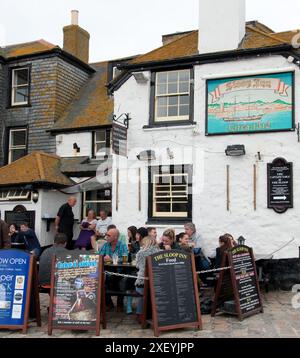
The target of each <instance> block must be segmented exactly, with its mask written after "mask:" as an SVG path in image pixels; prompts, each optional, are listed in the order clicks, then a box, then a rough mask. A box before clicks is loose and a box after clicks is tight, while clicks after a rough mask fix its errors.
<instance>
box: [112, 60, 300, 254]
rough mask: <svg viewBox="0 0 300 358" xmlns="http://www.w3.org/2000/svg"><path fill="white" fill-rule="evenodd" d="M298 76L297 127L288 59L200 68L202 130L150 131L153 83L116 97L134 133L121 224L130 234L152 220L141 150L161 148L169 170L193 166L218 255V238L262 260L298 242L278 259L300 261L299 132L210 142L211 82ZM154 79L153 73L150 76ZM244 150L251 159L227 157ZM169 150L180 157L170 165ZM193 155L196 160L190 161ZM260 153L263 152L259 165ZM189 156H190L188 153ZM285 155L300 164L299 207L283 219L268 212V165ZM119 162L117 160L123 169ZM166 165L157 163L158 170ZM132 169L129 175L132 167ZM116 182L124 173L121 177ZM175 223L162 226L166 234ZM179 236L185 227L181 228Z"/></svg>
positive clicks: (198, 216) (197, 214) (202, 221)
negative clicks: (241, 242)
mask: <svg viewBox="0 0 300 358" xmlns="http://www.w3.org/2000/svg"><path fill="white" fill-rule="evenodd" d="M291 66H292V67H293V68H294V70H295V101H296V103H295V113H296V125H297V123H299V121H300V100H299V98H300V73H299V68H298V67H297V66H294V65H291V64H289V63H288V62H287V60H286V59H285V58H283V57H281V56H270V57H256V58H253V59H250V60H249V59H247V60H239V61H234V62H227V63H218V64H207V65H201V66H196V67H195V93H194V121H195V122H196V125H195V126H188V127H185V128H184V127H179V128H176V127H170V128H155V129H151V130H146V129H143V126H145V125H148V124H149V108H150V83H149V82H148V83H147V84H138V83H137V82H136V81H135V79H134V78H133V77H131V78H130V79H129V80H127V82H126V83H125V84H123V86H122V87H121V88H120V89H118V90H117V91H116V92H115V94H114V99H115V114H116V115H117V116H118V115H120V114H121V113H130V115H131V118H132V120H131V121H130V125H129V131H128V151H129V157H128V161H127V160H126V159H122V161H121V163H120V165H121V166H123V167H124V169H121V170H120V185H119V190H118V195H119V197H118V210H116V204H117V202H116V200H117V197H116V190H117V189H116V187H117V186H116V185H115V184H114V185H113V200H112V202H113V222H114V224H116V225H117V226H118V227H119V228H120V229H121V230H122V231H123V232H126V229H127V227H129V226H131V225H135V226H144V225H146V223H147V220H148V191H149V190H148V184H147V182H148V168H147V164H146V163H145V162H141V161H138V160H137V158H136V155H137V154H138V153H140V151H141V150H146V149H152V150H155V152H156V154H157V157H161V159H162V163H163V164H166V165H167V164H193V171H194V181H193V221H194V223H195V224H196V226H197V227H198V229H199V231H200V232H201V233H202V235H203V238H204V240H205V241H206V242H207V243H208V245H209V247H210V249H211V251H213V250H214V249H215V248H216V247H217V245H218V237H219V236H220V235H221V234H224V233H226V232H229V233H231V234H233V235H234V237H235V238H238V237H239V236H240V235H243V236H244V237H245V238H246V244H248V245H249V246H252V247H253V248H254V251H255V252H256V253H257V254H260V255H261V254H266V255H267V254H270V253H272V252H274V251H275V250H277V249H278V248H280V247H281V246H283V245H284V244H285V243H287V242H288V241H289V240H291V239H292V238H293V237H294V238H295V241H294V242H293V243H292V244H291V245H289V246H288V247H286V248H285V249H283V250H281V251H279V252H278V253H277V254H276V255H275V256H274V257H275V258H286V257H298V255H299V250H298V247H299V246H300V202H299V198H300V156H299V151H300V144H299V143H298V141H297V134H296V132H277V133H260V134H249V135H225V136H213V137H206V136H205V106H206V101H205V98H206V79H205V78H206V77H207V76H212V75H214V76H216V77H219V78H222V77H224V76H227V75H228V74H232V73H240V74H244V75H247V74H249V73H251V74H253V72H254V71H256V70H257V71H258V72H263V71H265V70H268V71H272V70H274V72H277V71H278V70H282V71H285V70H286V69H289V70H290V69H291ZM145 74H146V75H147V76H149V73H145ZM232 144H244V145H245V147H246V155H245V156H243V157H238V158H233V157H226V155H225V153H224V151H225V149H226V147H227V146H228V145H232ZM167 148H170V150H171V151H173V154H174V159H173V160H170V159H169V156H168V153H167ZM191 152H192V153H193V155H194V157H193V156H191V155H190V153H191ZM257 152H260V153H261V156H262V158H261V159H262V160H261V161H259V159H258V157H257ZM183 153H184V154H183ZM276 157H284V158H285V159H286V160H288V161H290V162H293V163H294V209H289V210H288V212H287V213H285V214H283V215H279V214H277V213H275V212H274V211H273V210H271V209H268V208H267V163H269V162H272V161H273V160H274V159H275V158H276ZM116 162H117V157H116V156H114V164H115V165H116ZM156 164H161V163H159V162H151V165H153V166H155V165H156ZM254 164H256V165H257V210H256V211H255V210H254V205H253V200H254V195H253V165H254ZM227 165H230V211H227V209H226V166H227ZM127 167H128V168H129V169H127ZM138 168H141V170H142V176H143V180H142V182H143V184H142V188H141V211H139V208H138V179H137V175H138ZM113 179H114V181H113V182H114V183H116V170H115V169H114V172H113ZM172 226H173V225H161V226H158V229H159V230H158V231H159V233H160V234H161V233H162V230H163V229H164V228H167V227H172ZM175 228H176V232H177V233H179V232H180V231H181V230H182V229H183V227H182V226H180V225H179V226H175Z"/></svg>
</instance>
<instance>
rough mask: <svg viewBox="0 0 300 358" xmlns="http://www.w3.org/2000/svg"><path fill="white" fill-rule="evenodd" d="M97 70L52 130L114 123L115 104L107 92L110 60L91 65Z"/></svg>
mask: <svg viewBox="0 0 300 358" xmlns="http://www.w3.org/2000/svg"><path fill="white" fill-rule="evenodd" d="M91 66H92V67H93V68H94V69H95V70H96V72H95V73H94V74H93V75H92V76H91V77H90V78H89V80H88V81H87V82H86V83H85V85H84V86H83V87H82V88H81V90H80V91H79V93H78V94H77V96H76V97H75V98H74V100H73V101H72V102H71V104H70V105H69V106H68V108H67V110H66V111H65V112H64V114H63V115H62V116H61V118H60V119H59V120H58V121H57V122H56V124H55V125H54V126H53V128H52V131H63V130H76V129H82V128H89V127H97V126H107V125H111V124H112V117H113V110H114V104H113V99H112V97H110V96H109V95H108V93H107V88H106V83H107V81H108V78H107V76H108V70H107V67H108V62H99V63H96V64H93V65H91Z"/></svg>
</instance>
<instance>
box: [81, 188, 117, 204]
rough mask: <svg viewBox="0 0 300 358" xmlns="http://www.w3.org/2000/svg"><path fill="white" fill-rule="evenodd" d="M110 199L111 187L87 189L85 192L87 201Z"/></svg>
mask: <svg viewBox="0 0 300 358" xmlns="http://www.w3.org/2000/svg"><path fill="white" fill-rule="evenodd" d="M110 199H111V190H110V189H103V190H93V191H87V192H86V193H85V200H86V201H97V200H110Z"/></svg>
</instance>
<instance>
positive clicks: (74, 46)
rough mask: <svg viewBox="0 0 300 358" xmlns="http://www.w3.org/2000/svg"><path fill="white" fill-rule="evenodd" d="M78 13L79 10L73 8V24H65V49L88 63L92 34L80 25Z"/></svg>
mask: <svg viewBox="0 0 300 358" xmlns="http://www.w3.org/2000/svg"><path fill="white" fill-rule="evenodd" d="M78 14H79V12H78V11H77V10H72V12H71V17H72V20H71V25H68V26H65V27H64V29H63V31H64V50H65V51H67V52H69V53H71V54H72V55H73V56H75V57H77V58H79V59H80V60H81V61H83V62H86V63H88V62H89V44H90V34H89V33H88V32H87V31H85V30H84V29H82V28H81V27H80V26H79V25H78Z"/></svg>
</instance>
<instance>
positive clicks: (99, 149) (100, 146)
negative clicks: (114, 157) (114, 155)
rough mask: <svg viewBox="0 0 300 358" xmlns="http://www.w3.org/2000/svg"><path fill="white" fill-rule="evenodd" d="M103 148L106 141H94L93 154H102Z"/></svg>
mask: <svg viewBox="0 0 300 358" xmlns="http://www.w3.org/2000/svg"><path fill="white" fill-rule="evenodd" d="M105 148H106V143H105V142H102V143H96V144H95V154H96V155H97V154H103V153H104V152H105Z"/></svg>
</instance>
